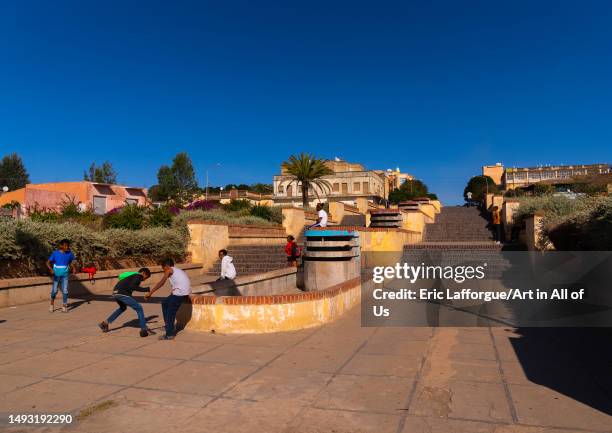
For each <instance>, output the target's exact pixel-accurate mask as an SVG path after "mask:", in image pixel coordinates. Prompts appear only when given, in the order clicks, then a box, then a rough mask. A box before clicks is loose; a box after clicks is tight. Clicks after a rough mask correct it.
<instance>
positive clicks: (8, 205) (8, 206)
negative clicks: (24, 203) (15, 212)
mask: <svg viewBox="0 0 612 433" xmlns="http://www.w3.org/2000/svg"><path fill="white" fill-rule="evenodd" d="M20 206H21V203H19V202H18V201H17V200H11V202H10V203H5V204H3V205H2V208H3V209H11V210H12V209H17V208H18V207H20Z"/></svg>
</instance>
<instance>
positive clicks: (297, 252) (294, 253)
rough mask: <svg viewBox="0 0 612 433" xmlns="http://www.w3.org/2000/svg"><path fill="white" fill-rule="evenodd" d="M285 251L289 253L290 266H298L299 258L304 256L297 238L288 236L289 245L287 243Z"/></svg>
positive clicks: (288, 261)
mask: <svg viewBox="0 0 612 433" xmlns="http://www.w3.org/2000/svg"><path fill="white" fill-rule="evenodd" d="M285 253H286V254H287V263H288V264H289V266H293V267H296V268H297V265H298V262H297V260H298V259H299V258H300V257H301V256H302V249H301V248H300V247H299V246H298V244H297V242H296V241H295V238H294V237H293V236H291V235H289V236H287V245H285Z"/></svg>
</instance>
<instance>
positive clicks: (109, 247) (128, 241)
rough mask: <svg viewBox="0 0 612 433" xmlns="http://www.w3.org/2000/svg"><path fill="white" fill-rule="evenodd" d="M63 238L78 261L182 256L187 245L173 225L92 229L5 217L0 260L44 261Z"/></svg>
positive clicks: (0, 227) (0, 228) (1, 223)
mask: <svg viewBox="0 0 612 433" xmlns="http://www.w3.org/2000/svg"><path fill="white" fill-rule="evenodd" d="M64 238H66V239H69V240H70V241H71V249H72V251H74V253H75V255H76V256H77V259H78V260H79V262H81V263H87V262H91V261H93V260H95V259H96V258H100V257H106V258H126V257H145V256H148V257H157V258H163V257H173V258H175V259H181V258H183V257H184V256H185V251H186V248H187V237H186V235H185V232H184V231H183V230H178V229H176V228H161V227H156V228H150V229H143V230H136V231H135V230H126V229H109V230H101V231H95V230H91V229H90V228H88V227H85V226H82V225H80V224H67V223H47V222H36V221H31V220H22V221H16V220H12V219H5V220H0V259H2V260H23V259H28V260H32V261H40V260H46V259H47V258H48V257H49V254H50V253H51V251H52V250H53V249H55V248H56V247H57V244H58V242H59V241H60V240H61V239H64Z"/></svg>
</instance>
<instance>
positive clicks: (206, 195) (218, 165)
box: [204, 162, 221, 201]
mask: <svg viewBox="0 0 612 433" xmlns="http://www.w3.org/2000/svg"><path fill="white" fill-rule="evenodd" d="M210 167H221V163H220V162H217V163H216V164H215V165H213V166H209V167H207V168H206V192H205V194H204V196H205V199H206V201H208V169H209V168H210Z"/></svg>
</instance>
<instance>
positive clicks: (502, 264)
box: [404, 207, 509, 278]
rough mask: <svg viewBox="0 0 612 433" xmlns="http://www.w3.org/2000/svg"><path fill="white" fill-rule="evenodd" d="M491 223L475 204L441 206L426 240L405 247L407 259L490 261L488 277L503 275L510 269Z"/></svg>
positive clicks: (458, 262) (451, 262) (475, 263)
mask: <svg viewBox="0 0 612 433" xmlns="http://www.w3.org/2000/svg"><path fill="white" fill-rule="evenodd" d="M488 225H489V223H488V221H487V220H486V219H485V218H483V217H482V216H481V215H480V211H479V210H478V209H477V208H475V207H469V208H468V207H445V208H442V210H441V212H440V214H438V215H437V217H436V221H435V223H432V224H427V225H426V227H425V234H424V236H423V242H420V243H417V244H412V245H406V246H405V247H404V260H405V261H406V262H407V263H410V264H412V265H418V264H421V263H424V264H426V265H445V266H449V265H450V266H458V265H463V266H467V265H473V266H479V265H482V264H483V263H487V266H488V270H487V277H488V278H500V277H501V275H502V274H503V273H504V272H505V271H506V270H508V269H509V263H508V260H507V259H506V257H504V255H503V253H502V245H499V244H497V243H495V242H494V240H493V235H492V233H491V231H490V230H489V228H488Z"/></svg>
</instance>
